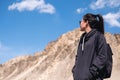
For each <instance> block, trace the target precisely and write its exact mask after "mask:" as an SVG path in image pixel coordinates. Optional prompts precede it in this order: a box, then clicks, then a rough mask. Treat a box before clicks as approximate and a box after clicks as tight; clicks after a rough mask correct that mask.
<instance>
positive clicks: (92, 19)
mask: <svg viewBox="0 0 120 80" xmlns="http://www.w3.org/2000/svg"><path fill="white" fill-rule="evenodd" d="M83 20H84V21H88V24H89V25H90V27H91V28H92V29H97V30H98V31H100V32H101V33H103V34H104V21H103V17H102V16H101V15H100V14H97V15H95V14H91V13H87V14H85V15H84V16H83Z"/></svg>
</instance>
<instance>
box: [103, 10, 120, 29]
mask: <svg viewBox="0 0 120 80" xmlns="http://www.w3.org/2000/svg"><path fill="white" fill-rule="evenodd" d="M103 17H104V19H105V21H106V22H107V23H108V24H109V25H110V26H112V27H120V11H118V12H117V13H108V14H106V15H103Z"/></svg>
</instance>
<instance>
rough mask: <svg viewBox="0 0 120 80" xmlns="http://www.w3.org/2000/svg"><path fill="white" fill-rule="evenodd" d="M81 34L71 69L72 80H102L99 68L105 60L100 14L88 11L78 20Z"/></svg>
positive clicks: (102, 25) (102, 26) (104, 41)
mask: <svg viewBox="0 0 120 80" xmlns="http://www.w3.org/2000/svg"><path fill="white" fill-rule="evenodd" d="M80 26H81V31H85V33H83V34H82V36H81V38H80V42H79V46H78V50H77V55H76V61H75V65H74V67H73V69H72V72H73V78H74V80H103V78H102V75H101V73H100V70H101V69H102V68H103V67H104V65H105V63H106V61H107V52H106V40H105V37H104V22H103V18H102V16H101V15H100V14H97V15H94V14H91V13H88V14H86V15H84V16H83V19H82V21H81V22H80Z"/></svg>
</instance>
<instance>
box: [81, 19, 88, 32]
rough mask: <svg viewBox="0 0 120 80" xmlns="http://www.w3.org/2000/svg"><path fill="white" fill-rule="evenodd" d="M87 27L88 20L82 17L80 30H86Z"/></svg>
mask: <svg viewBox="0 0 120 80" xmlns="http://www.w3.org/2000/svg"><path fill="white" fill-rule="evenodd" d="M86 27H87V21H84V20H83V19H82V21H81V22H80V30H81V31H85V29H86Z"/></svg>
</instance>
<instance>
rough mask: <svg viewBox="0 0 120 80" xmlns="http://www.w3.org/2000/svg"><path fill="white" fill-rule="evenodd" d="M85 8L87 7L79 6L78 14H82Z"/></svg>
mask: <svg viewBox="0 0 120 80" xmlns="http://www.w3.org/2000/svg"><path fill="white" fill-rule="evenodd" d="M85 10H86V8H78V9H77V10H76V12H77V13H78V14H80V13H82V12H84V11H85Z"/></svg>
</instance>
